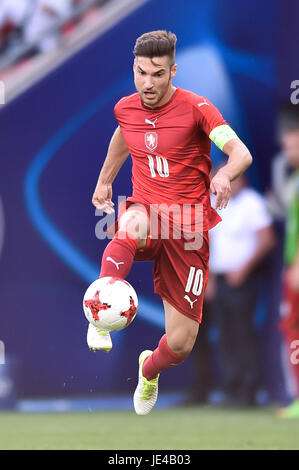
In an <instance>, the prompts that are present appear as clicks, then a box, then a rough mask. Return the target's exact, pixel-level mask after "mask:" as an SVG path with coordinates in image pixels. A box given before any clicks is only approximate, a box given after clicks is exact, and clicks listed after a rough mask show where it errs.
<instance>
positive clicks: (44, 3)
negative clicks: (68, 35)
mask: <svg viewBox="0 0 299 470" xmlns="http://www.w3.org/2000/svg"><path fill="white" fill-rule="evenodd" d="M35 4H36V6H35V9H34V11H33V13H32V15H31V17H30V19H29V20H28V21H27V23H26V25H25V27H24V39H25V42H28V43H31V42H34V41H37V44H36V46H35V48H34V49H35V51H36V52H47V51H50V50H53V49H55V48H57V47H58V46H59V44H60V41H61V34H60V30H59V29H58V30H56V31H55V30H54V31H53V32H51V33H50V34H46V33H47V31H48V30H49V29H51V27H52V26H55V24H57V23H58V22H59V21H61V20H64V19H67V17H68V16H69V15H70V13H71V11H72V0H36V2H35Z"/></svg>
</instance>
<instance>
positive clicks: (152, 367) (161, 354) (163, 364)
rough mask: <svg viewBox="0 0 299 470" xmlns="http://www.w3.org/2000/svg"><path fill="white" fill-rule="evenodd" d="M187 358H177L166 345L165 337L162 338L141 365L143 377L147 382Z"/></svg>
mask: <svg viewBox="0 0 299 470" xmlns="http://www.w3.org/2000/svg"><path fill="white" fill-rule="evenodd" d="M186 358H187V356H178V354H176V353H175V352H173V351H172V350H171V349H170V347H169V346H168V344H167V338H166V335H164V336H162V338H161V339H160V342H159V344H158V347H157V349H155V350H154V352H153V354H151V355H150V356H149V357H148V358H147V359H146V360H145V361H144V364H143V369H142V371H143V375H144V377H145V378H146V379H147V380H152V379H154V378H156V377H157V375H158V374H159V373H160V372H162V370H165V369H168V368H169V367H172V366H176V365H178V364H180V363H181V362H183V361H184V360H185V359H186Z"/></svg>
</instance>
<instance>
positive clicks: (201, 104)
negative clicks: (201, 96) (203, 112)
mask: <svg viewBox="0 0 299 470" xmlns="http://www.w3.org/2000/svg"><path fill="white" fill-rule="evenodd" d="M204 104H206V105H207V106H210V105H209V103H207V102H206V100H204V101H203V102H202V103H198V105H197V106H198V107H200V106H203V105H204Z"/></svg>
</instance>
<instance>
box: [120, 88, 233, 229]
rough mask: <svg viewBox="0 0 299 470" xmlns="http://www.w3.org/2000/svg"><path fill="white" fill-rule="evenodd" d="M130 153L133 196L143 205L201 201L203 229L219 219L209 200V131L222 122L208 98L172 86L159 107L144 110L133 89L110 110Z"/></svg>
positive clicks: (211, 225)
mask: <svg viewBox="0 0 299 470" xmlns="http://www.w3.org/2000/svg"><path fill="white" fill-rule="evenodd" d="M114 114H115V117H116V119H117V121H118V123H119V125H120V128H121V131H122V134H123V137H124V140H125V142H126V145H127V147H128V149H129V151H130V153H131V156H132V161H133V168H132V183H133V194H132V196H131V197H129V198H128V200H129V201H132V202H139V203H143V204H147V205H149V204H162V203H166V204H168V205H171V204H179V205H182V204H192V205H194V204H201V205H202V208H203V230H204V231H205V230H209V229H211V228H212V227H213V226H214V225H216V224H217V223H218V222H219V221H220V220H221V218H220V217H219V215H218V214H217V212H216V211H215V210H214V209H213V208H212V207H211V203H210V192H209V188H210V177H209V175H210V170H211V167H212V163H211V159H210V150H211V140H210V139H209V134H210V132H211V131H212V130H213V129H214V128H215V127H217V126H220V125H222V124H226V121H225V120H224V119H223V117H222V115H221V113H220V112H219V111H218V109H217V108H216V107H215V106H214V105H213V104H212V103H211V102H210V101H209V100H208V99H207V98H204V97H202V96H199V95H197V94H195V93H193V92H191V91H187V90H183V89H181V88H177V89H176V90H175V92H174V93H173V95H172V97H171V99H170V100H169V101H168V102H167V103H166V104H165V105H163V106H161V107H158V108H154V109H152V108H149V107H147V106H146V105H144V104H143V102H142V101H141V98H140V96H139V94H138V93H134V94H132V95H130V96H127V97H124V98H122V99H121V100H120V101H119V102H118V103H117V104H116V106H115V108H114Z"/></svg>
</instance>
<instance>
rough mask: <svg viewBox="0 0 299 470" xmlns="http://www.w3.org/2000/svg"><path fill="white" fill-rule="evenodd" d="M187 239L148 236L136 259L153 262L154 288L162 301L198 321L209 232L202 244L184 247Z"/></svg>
mask: <svg viewBox="0 0 299 470" xmlns="http://www.w3.org/2000/svg"><path fill="white" fill-rule="evenodd" d="M185 244H186V240H185V239H183V238H181V239H178V240H174V239H169V240H163V239H154V240H153V239H151V238H150V236H149V237H148V240H147V243H146V246H145V248H143V249H140V250H137V253H136V255H135V260H137V261H150V260H153V261H154V269H153V273H154V289H155V293H156V294H158V295H160V297H161V298H162V299H163V300H167V302H169V303H170V304H171V305H172V306H173V307H174V308H176V310H178V311H179V312H180V313H182V314H184V315H186V316H187V317H189V318H192V320H195V321H197V322H198V323H200V322H201V318H202V306H203V297H204V292H205V288H206V284H207V280H208V276H209V233H208V232H205V233H204V234H203V240H202V247H201V248H200V249H198V250H192V251H191V250H186V249H185Z"/></svg>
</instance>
